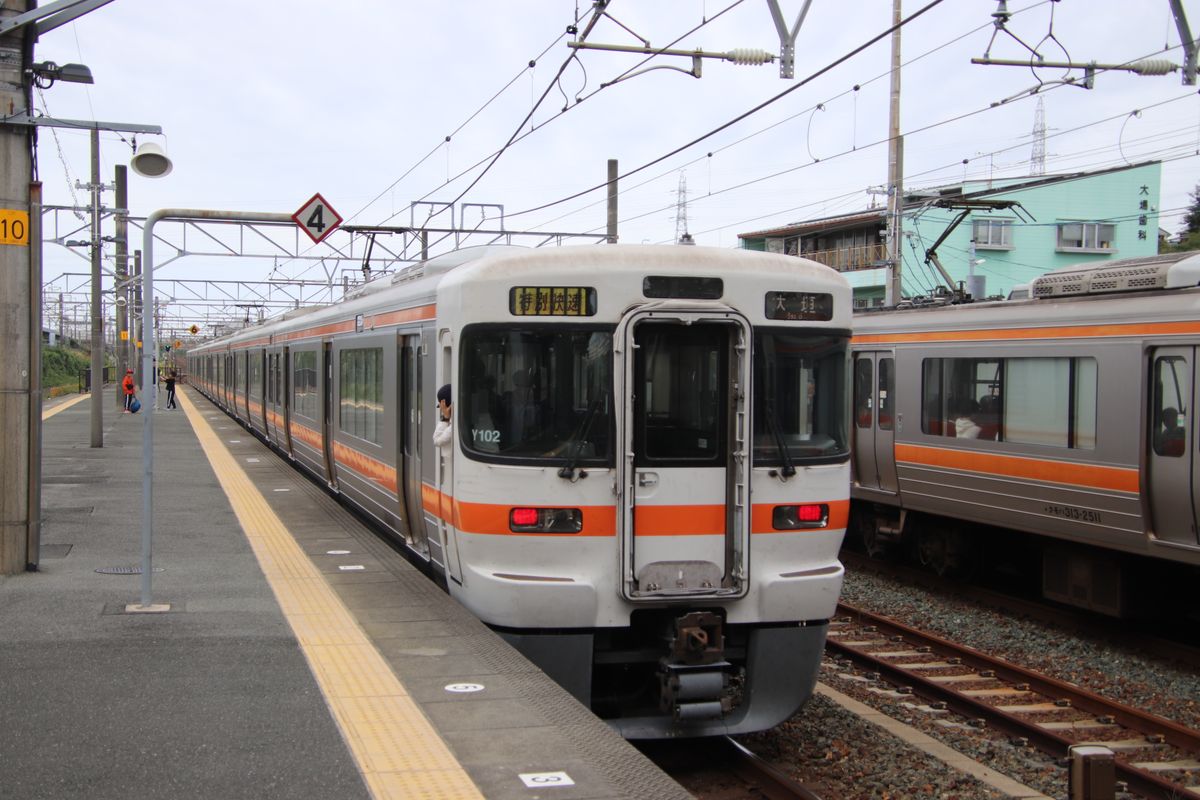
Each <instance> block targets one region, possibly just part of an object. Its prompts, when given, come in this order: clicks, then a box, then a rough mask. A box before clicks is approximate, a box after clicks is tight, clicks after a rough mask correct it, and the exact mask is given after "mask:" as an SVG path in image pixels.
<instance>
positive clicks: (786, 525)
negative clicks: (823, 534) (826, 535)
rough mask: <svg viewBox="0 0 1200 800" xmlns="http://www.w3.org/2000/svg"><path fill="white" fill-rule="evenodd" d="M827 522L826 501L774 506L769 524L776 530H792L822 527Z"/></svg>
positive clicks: (827, 509) (827, 508)
mask: <svg viewBox="0 0 1200 800" xmlns="http://www.w3.org/2000/svg"><path fill="white" fill-rule="evenodd" d="M828 524H829V506H828V505H827V504H826V503H805V504H804V505H799V506H775V510H774V511H773V512H771V525H772V527H774V528H775V530H777V531H794V530H797V529H801V528H824V527H825V526H827V525H828Z"/></svg>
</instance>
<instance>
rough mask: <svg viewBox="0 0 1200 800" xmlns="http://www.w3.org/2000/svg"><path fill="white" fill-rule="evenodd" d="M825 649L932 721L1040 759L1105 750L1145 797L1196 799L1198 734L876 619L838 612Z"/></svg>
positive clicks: (1121, 776)
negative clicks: (948, 718)
mask: <svg viewBox="0 0 1200 800" xmlns="http://www.w3.org/2000/svg"><path fill="white" fill-rule="evenodd" d="M838 613H839V616H838V617H837V618H836V619H835V620H834V622H833V623H832V624H831V625H830V631H829V638H828V643H827V648H828V649H829V650H830V651H832V652H833V653H835V654H838V655H839V656H841V657H843V658H846V659H848V660H850V661H851V662H854V663H857V664H859V665H860V666H862V667H864V668H865V669H866V670H867V671H868V673H876V674H877V675H878V677H879V678H881V679H883V680H886V681H887V682H888V683H890V684H892V685H893V686H895V687H896V689H895V691H896V692H898V693H900V694H907V693H912V694H915V695H917V696H919V697H921V698H923V699H924V700H926V701H927V703H926V705H925V706H924V707H923V708H924V709H925V710H927V711H929V712H930V713H935V714H936V713H947V712H955V713H958V714H960V715H962V716H964V717H966V718H967V719H968V720H969V721H970V724H974V725H977V726H984V725H986V726H990V727H992V728H995V729H998V730H1001V731H1004V732H1005V733H1006V734H1008V735H1009V736H1011V737H1013V739H1014V740H1021V741H1026V742H1028V743H1029V744H1031V745H1033V746H1036V747H1038V748H1040V749H1042V750H1043V751H1044V752H1047V753H1050V754H1052V755H1055V756H1058V757H1062V756H1066V755H1067V752H1068V748H1070V747H1071V746H1072V745H1079V744H1094V745H1100V746H1104V747H1108V748H1109V749H1110V750H1112V751H1113V753H1114V755H1115V766H1116V773H1117V780H1119V781H1123V782H1124V783H1125V784H1126V785H1127V786H1128V788H1129V789H1130V790H1131V791H1134V792H1137V793H1138V794H1141V795H1144V796H1146V797H1162V798H1181V797H1190V796H1195V797H1200V731H1195V730H1191V729H1188V728H1185V727H1183V726H1181V725H1178V724H1176V723H1173V722H1170V721H1169V720H1165V719H1162V718H1161V717H1156V716H1154V715H1151V714H1147V713H1145V712H1143V711H1140V710H1138V709H1136V708H1131V707H1129V706H1124V705H1121V704H1119V703H1114V702H1112V701H1111V700H1108V699H1106V698H1104V697H1101V696H1100V695H1097V694H1094V693H1092V692H1088V691H1086V690H1083V689H1081V688H1079V687H1077V686H1074V685H1072V684H1069V683H1066V682H1064V681H1060V680H1057V679H1054V678H1049V677H1046V676H1044V675H1041V674H1039V673H1036V672H1032V671H1030V670H1027V669H1024V668H1022V667H1019V666H1016V665H1013V664H1010V663H1008V662H1005V661H1001V660H1000V659H996V658H992V657H990V656H987V655H985V654H983V653H981V652H979V651H977V650H974V649H971V648H965V647H962V646H960V645H957V644H955V643H953V642H950V641H948V640H945V639H942V638H940V637H937V636H933V635H931V634H927V633H924V632H922V631H919V630H917V629H915V628H911V627H909V626H906V625H903V624H901V623H898V622H896V621H894V620H891V619H888V618H887V617H883V616H880V615H877V614H873V613H870V612H867V611H863V610H861V609H857V608H854V607H852V606H849V605H846V604H840V605H839V609H838Z"/></svg>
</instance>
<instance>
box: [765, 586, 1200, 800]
mask: <svg viewBox="0 0 1200 800" xmlns="http://www.w3.org/2000/svg"><path fill="white" fill-rule="evenodd" d="M842 597H843V599H844V600H845V601H846V602H848V603H850V604H852V605H856V606H859V607H861V608H864V609H866V610H869V611H874V612H876V613H880V614H886V615H887V616H889V617H892V618H894V619H897V620H898V621H900V622H903V623H905V624H907V625H911V626H913V627H916V628H920V629H922V630H926V631H929V632H931V633H935V634H938V635H940V636H943V637H944V638H947V639H952V640H954V641H956V642H960V643H963V644H967V645H969V646H971V647H974V648H976V649H978V650H980V651H982V652H985V653H987V654H989V655H993V656H996V657H998V658H1002V659H1005V660H1007V661H1011V662H1013V663H1015V664H1020V665H1021V666H1025V667H1028V668H1031V669H1035V670H1038V671H1040V672H1044V673H1045V674H1047V675H1051V676H1053V677H1055V678H1058V679H1060V680H1065V681H1070V682H1072V683H1075V684H1077V685H1080V686H1083V687H1085V688H1087V689H1089V690H1091V691H1094V692H1097V693H1099V694H1103V695H1105V696H1108V697H1111V698H1113V699H1115V700H1118V701H1119V702H1122V703H1126V704H1128V705H1132V706H1136V707H1138V708H1141V709H1144V710H1146V711H1149V712H1151V713H1154V714H1158V715H1160V716H1162V717H1164V718H1166V719H1169V720H1173V721H1175V722H1178V723H1179V724H1181V725H1185V726H1188V727H1198V726H1200V707H1198V704H1200V675H1197V674H1196V673H1195V671H1194V670H1193V669H1192V668H1190V667H1187V666H1184V665H1179V664H1175V663H1171V662H1165V661H1163V660H1161V659H1156V658H1154V657H1151V656H1145V655H1142V654H1140V653H1138V652H1134V651H1132V650H1129V649H1127V648H1126V647H1124V646H1123V645H1121V644H1119V643H1116V642H1112V641H1107V640H1102V639H1097V638H1095V637H1089V636H1081V635H1079V634H1077V633H1075V632H1071V631H1066V630H1062V629H1060V628H1057V627H1054V626H1051V625H1048V624H1045V623H1040V622H1036V621H1030V620H1026V619H1015V618H1011V617H1008V616H1006V615H1004V614H1003V613H1000V612H997V611H994V610H989V609H986V608H981V607H979V606H976V605H973V604H971V602H970V601H969V600H965V599H962V598H957V597H953V596H949V595H946V594H943V593H940V592H937V591H935V590H930V589H927V588H924V587H920V586H913V585H908V584H901V583H898V582H896V581H893V580H891V579H888V578H886V577H881V576H878V575H872V574H863V573H850V572H848V573H847V575H846V582H845V586H844V588H843V591H842ZM820 680H821V682H822V683H824V684H826V685H828V686H830V687H831V688H833V689H836V690H837V691H839V692H842V693H844V694H846V695H849V696H851V697H853V698H854V699H856V700H859V701H860V702H862V703H865V704H867V705H869V706H871V707H873V708H875V709H876V710H879V711H882V712H884V713H886V714H887V715H889V716H891V717H893V718H894V719H898V720H900V721H902V722H904V723H906V724H908V725H911V726H912V727H914V728H916V729H918V730H919V731H921V732H923V733H926V734H928V735H929V736H931V737H933V738H935V739H937V740H939V741H940V742H942V743H943V744H946V745H948V746H950V747H952V748H954V749H955V750H957V751H958V752H960V753H962V754H964V755H966V756H968V757H970V758H972V759H973V760H975V761H978V762H979V763H980V764H983V765H984V766H987V767H989V768H991V769H993V770H996V771H997V772H1000V773H1002V774H1004V775H1006V776H1008V777H1009V778H1011V779H1013V780H1015V781H1017V782H1018V783H1020V784H1023V785H1025V786H1027V787H1029V788H1030V789H1032V790H1034V791H1036V792H1040V793H1042V794H1044V795H1046V796H1048V797H1056V798H1057V797H1066V796H1067V769H1066V762H1065V760H1063V759H1059V758H1053V757H1050V756H1046V755H1043V754H1041V753H1040V752H1039V751H1037V750H1035V749H1033V748H1031V747H1028V746H1026V745H1024V744H1023V743H1021V742H1013V741H1009V740H1008V739H1007V737H1005V736H1004V735H1003V734H1001V733H999V732H997V731H994V730H989V729H987V728H986V727H985V728H981V729H980V728H974V727H971V726H970V725H968V724H966V723H965V721H963V720H961V719H954V718H952V717H949V716H948V715H945V714H935V713H929V712H928V711H923V710H921V709H920V704H919V701H917V700H914V699H913V698H911V697H896V696H894V695H893V694H892V693H891V692H889V691H887V690H888V687H887V686H886V685H885V684H880V683H877V682H873V681H869V680H867V678H866V677H865V676H863V675H861V674H855V671H854V670H853V669H851V668H850V667H849V666H848V665H846V664H839V663H837V662H834V661H832V660H830V659H829V658H826V660H825V662H824V663H823V665H822V668H821V676H820ZM742 741H743V742H744V743H745V744H746V745H747V747H749V748H750V749H751V750H753V751H754V752H755V753H757V754H759V755H761V756H763V757H764V758H767V759H768V760H770V761H771V762H772V763H773V764H775V766H777V767H779V768H780V769H783V770H784V771H786V772H787V773H789V774H790V775H792V776H793V777H794V778H796V779H797V780H800V781H802V782H803V783H805V784H807V785H809V786H811V787H812V788H813V789H814V790H816V791H817V792H818V793H819V794H820V795H821V796H822V797H823V798H826V800H833V799H834V798H842V799H844V800H845V799H850V798H880V799H882V800H893V799H896V800H898V799H899V798H908V797H915V798H922V797H936V798H948V799H949V800H983V799H985V798H1000V797H1006V796H1010V795H1006V794H1005V793H1004V792H1002V791H1000V790H999V789H997V788H995V787H993V786H989V785H987V784H984V783H982V782H980V781H978V780H976V779H974V778H971V777H969V776H966V775H965V774H963V773H961V772H959V771H957V770H955V769H953V768H951V767H949V766H947V765H946V764H944V763H943V762H942V761H940V760H938V759H936V758H934V757H932V756H930V755H927V754H926V753H924V752H922V751H921V750H919V749H916V748H915V747H914V746H912V745H909V744H907V743H905V742H902V741H901V740H900V739H899V738H896V737H894V736H892V735H891V734H889V733H887V732H885V731H883V730H882V729H881V728H879V727H877V726H875V725H874V724H872V723H871V722H869V721H867V720H865V719H863V718H861V717H858V716H856V715H855V714H853V713H851V712H850V711H848V710H846V709H844V708H842V707H841V706H839V705H837V704H836V703H834V702H832V701H831V700H829V699H827V698H825V697H821V696H814V697H813V699H812V700H811V701H810V702H809V703H808V704H807V705H806V706H805V707H804V708H803V709H802V710H801V711H800V712H799V713H798V714H797V715H796V716H795V717H794V718H792V719H791V720H789V721H788V722H786V723H784V724H783V725H780V726H779V727H777V728H776V729H774V730H772V731H768V732H765V733H761V734H756V735H754V736H748V737H742ZM1064 755H1065V754H1064ZM1117 797H1118V800H1132V798H1134V797H1135V796H1134V795H1131V794H1128V793H1124V792H1120V791H1118V794H1117Z"/></svg>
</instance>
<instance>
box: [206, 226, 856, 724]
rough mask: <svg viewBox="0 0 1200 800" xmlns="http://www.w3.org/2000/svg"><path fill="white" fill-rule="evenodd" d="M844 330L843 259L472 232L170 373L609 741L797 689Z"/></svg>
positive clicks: (210, 345) (770, 703)
mask: <svg viewBox="0 0 1200 800" xmlns="http://www.w3.org/2000/svg"><path fill="white" fill-rule="evenodd" d="M849 340H850V297H849V288H848V286H847V284H846V281H845V280H844V279H843V278H842V276H840V275H838V274H837V273H835V272H833V271H832V270H829V269H827V268H825V267H823V266H821V265H819V264H815V263H813V262H809V261H805V260H803V259H797V258H792V257H788V256H782V255H769V254H764V253H749V252H743V251H729V250H718V249H710V248H702V247H635V246H628V247H627V246H619V247H618V246H606V247H565V248H554V249H549V248H548V249H545V250H525V249H517V248H483V249H475V250H468V251H460V252H458V253H455V254H452V255H449V256H447V257H444V258H439V259H435V260H432V261H429V262H427V263H424V264H422V265H419V266H417V267H415V268H410V269H407V270H405V271H403V272H400V273H398V274H397V275H395V276H389V277H387V278H381V279H378V280H376V281H374V282H372V283H369V284H367V285H366V286H364V287H363V288H362V289H360V290H359V291H357V292H356V293H354V294H351V295H349V296H348V297H347V298H346V299H345V301H344V302H341V303H338V304H336V305H332V306H328V307H322V308H305V309H298V310H296V311H293V312H290V313H288V314H285V315H283V317H282V318H280V319H276V320H273V321H269V322H267V323H265V324H262V325H258V326H256V327H252V328H248V329H246V330H244V331H241V332H239V333H237V334H234V335H230V336H227V337H224V338H221V339H216V340H213V341H210V342H207V343H205V344H203V345H202V346H199V347H196V348H194V349H192V350H191V351H190V352H189V354H188V370H189V378H190V381H191V382H192V384H194V385H195V386H197V387H198V388H199V389H200V390H201V391H202V392H204V393H205V394H206V395H207V396H209V397H210V398H211V399H212V400H213V401H214V402H216V403H217V404H218V405H219V406H221V407H222V408H223V409H225V410H226V411H227V412H228V413H230V414H231V415H233V416H235V417H236V418H237V419H239V420H241V421H242V422H243V423H244V424H245V425H246V426H248V427H249V428H251V429H252V430H253V431H255V432H256V433H257V434H258V435H259V436H261V437H262V438H263V439H265V440H266V441H267V442H269V443H270V444H271V445H273V446H274V448H276V449H277V450H278V451H279V452H280V453H281V454H283V455H284V456H286V457H287V458H289V459H291V460H293V461H294V462H295V463H296V464H297V465H298V466H300V467H301V468H303V469H305V470H307V471H308V472H309V473H311V474H312V475H313V476H315V477H316V478H318V479H319V480H321V481H323V482H325V483H327V484H328V486H329V487H330V489H331V490H332V491H334V492H337V493H338V494H340V495H341V496H342V497H344V498H345V499H346V501H348V502H349V503H351V504H353V505H354V506H356V507H357V508H358V509H360V510H361V511H362V512H364V513H365V514H367V515H369V516H370V517H372V518H373V519H374V520H376V521H377V522H378V523H379V525H380V526H382V527H383V528H384V529H386V530H387V531H388V532H389V533H390V534H391V535H392V536H394V537H395V538H397V539H398V540H399V541H400V542H402V543H403V545H404V546H405V547H406V548H407V549H408V550H409V551H410V552H411V554H412V556H413V557H414V558H416V559H420V560H422V561H424V562H426V563H427V564H428V565H429V567H430V568H431V569H432V571H433V572H434V573H436V574H437V575H438V576H440V578H441V579H442V580H444V583H445V584H446V587H447V589H448V591H449V592H450V593H451V595H453V596H454V597H455V598H456V599H457V600H458V601H459V602H461V603H462V604H463V605H464V606H466V607H467V608H469V609H471V611H472V612H474V613H475V614H476V615H478V616H479V617H480V618H481V619H482V620H483V621H484V622H486V623H487V624H488V625H490V626H491V627H492V628H493V629H494V630H496V631H498V632H499V633H500V634H501V635H503V636H504V637H505V638H506V639H507V640H508V641H510V642H511V643H513V644H514V645H515V646H516V647H517V648H519V649H520V650H521V651H522V652H523V653H524V654H525V655H527V656H528V657H529V658H530V659H531V660H533V661H534V662H535V663H536V664H538V665H539V666H541V667H542V668H543V669H544V670H545V671H546V672H547V673H548V674H549V675H551V676H552V677H553V678H555V679H556V680H557V681H558V682H559V683H561V684H562V685H563V686H564V687H566V688H567V689H569V690H570V691H571V692H573V693H574V694H575V695H576V696H577V697H578V698H579V699H581V700H582V701H584V702H585V703H588V704H590V705H591V707H592V708H593V709H594V710H595V711H596V712H597V713H599V714H600V715H601V716H603V717H605V718H606V719H608V720H610V722H611V724H612V725H613V726H614V727H615V728H616V729H617V730H619V731H621V732H622V733H623V734H624V735H625V736H628V737H630V738H655V737H667V736H700V735H714V734H727V733H742V732H748V731H754V730H761V729H764V728H768V727H771V726H773V725H775V724H777V723H778V722H780V721H781V720H783V719H786V718H787V717H788V716H789V715H791V714H792V713H793V712H794V711H795V710H796V709H797V708H799V707H800V706H801V705H802V704H803V703H804V701H805V700H806V699H807V698H808V697H809V696H810V694H811V692H812V689H813V687H814V685H815V681H816V675H817V669H818V665H819V662H820V659H821V653H822V650H823V646H824V641H825V635H826V630H827V622H828V619H829V618H830V616H831V615H832V614H833V613H834V610H835V606H836V602H837V598H838V594H839V592H840V589H841V583H842V577H843V569H842V566H841V564H840V563H839V561H838V552H839V548H840V546H841V543H842V538H843V534H844V532H845V527H846V521H847V519H848V516H849V504H850V501H849V486H850V474H849V469H850V468H849V451H850V442H849V429H850V421H849V413H848V409H849V402H848V396H847V392H848V387H849V375H848V369H847V368H848V364H849V355H848V353H849ZM447 383H449V384H452V386H453V430H454V434H455V435H454V437H453V441H452V442H451V444H450V445H449V446H447V447H444V448H435V446H434V445H433V443H432V441H431V434H432V431H433V427H434V423H435V422H436V420H437V415H436V413H435V399H434V397H435V389H436V388H437V387H439V386H441V385H442V384H447Z"/></svg>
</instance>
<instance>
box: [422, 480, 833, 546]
mask: <svg viewBox="0 0 1200 800" xmlns="http://www.w3.org/2000/svg"><path fill="white" fill-rule="evenodd" d="M421 501H422V505H423V506H424V508H425V510H426V511H428V512H429V513H430V514H432V515H434V516H435V517H440V518H441V519H443V520H446V521H448V522H451V524H453V525H454V527H455V528H458V529H459V530H461V531H463V532H464V533H477V534H487V535H501V536H502V535H517V536H526V535H529V534H524V533H521V534H514V533H513V532H512V530H511V529H510V528H509V519H508V515H509V512H510V511H511V510H512V509H513V508H514V507H516V506H515V504H500V505H497V504H494V503H467V502H463V501H459V500H455V499H454V498H452V497H450V496H449V495H447V494H444V493H442V492H439V491H438V490H437V489H436V488H434V487H433V486H430V485H429V484H422V485H421ZM528 505H529V506H532V507H538V508H559V507H562V508H565V507H567V506H556V505H554V504H550V503H529V504H528ZM779 505H794V504H788V503H762V504H759V505H756V506H754V507H753V509H752V511H751V533H805V532H806V531H807V530H811V529H805V530H797V531H778V530H775V528H774V527H773V525H772V515H773V514H774V512H775V508H776V506H779ZM827 505H828V506H829V524H828V525H827V526H826V527H825V528H823V529H821V530H833V529H842V528H845V527H846V523H847V520H848V519H849V516H850V501H849V500H834V501H831V502H828V503H827ZM570 507H571V508H578V509H579V510H580V511H582V512H583V530H581V531H580V532H579V533H564V534H536V535H538V536H546V535H550V536H615V535H616V531H617V509H616V507H615V506H570ZM634 513H635V514H637V515H638V520H637V523H636V524H637V526H638V535H639V536H724V535H725V507H724V506H715V505H714V506H639V507H637V508H636V509H634ZM652 526H653V527H652ZM647 528H650V529H649V530H647Z"/></svg>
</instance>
